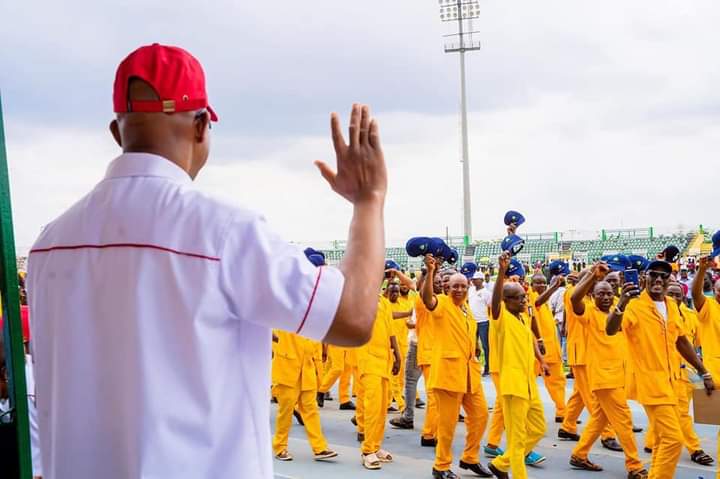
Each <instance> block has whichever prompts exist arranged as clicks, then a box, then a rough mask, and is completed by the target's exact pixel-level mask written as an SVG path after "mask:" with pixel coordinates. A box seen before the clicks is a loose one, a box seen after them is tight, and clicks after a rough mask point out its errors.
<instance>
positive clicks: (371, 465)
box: [360, 452, 382, 469]
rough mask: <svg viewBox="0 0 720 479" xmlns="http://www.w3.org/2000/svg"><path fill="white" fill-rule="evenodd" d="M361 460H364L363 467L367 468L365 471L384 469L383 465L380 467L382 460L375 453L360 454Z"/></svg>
mask: <svg viewBox="0 0 720 479" xmlns="http://www.w3.org/2000/svg"><path fill="white" fill-rule="evenodd" d="M360 458H361V459H362V465H363V466H365V469H380V468H381V467H382V465H380V459H378V457H377V454H375V453H374V452H371V453H370V454H360Z"/></svg>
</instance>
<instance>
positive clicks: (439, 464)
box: [428, 295, 488, 471]
mask: <svg viewBox="0 0 720 479" xmlns="http://www.w3.org/2000/svg"><path fill="white" fill-rule="evenodd" d="M436 298H437V306H436V307H435V310H434V311H433V312H432V316H433V335H434V343H433V359H432V364H433V366H432V368H431V371H430V381H429V384H428V388H429V389H431V390H432V391H433V394H434V395H435V399H436V401H437V409H438V416H439V419H440V421H439V425H438V432H437V446H436V448H435V464H434V465H433V468H434V469H436V470H438V471H447V470H448V469H450V465H451V464H452V441H453V438H454V436H455V427H456V426H457V417H458V414H459V413H460V406H461V405H462V406H463V408H464V409H465V414H466V416H465V428H466V430H467V436H466V438H465V450H464V451H463V455H462V458H461V460H462V461H464V462H466V463H469V464H477V463H478V462H480V458H479V456H478V453H479V450H480V441H481V439H482V436H483V433H484V432H485V426H486V425H487V419H488V412H487V403H486V402H485V395H484V394H483V390H482V385H481V382H480V377H481V375H482V370H481V367H480V362H479V361H478V359H477V358H476V357H475V349H476V345H477V343H476V333H477V323H476V322H475V318H474V317H473V314H472V311H470V308H469V307H468V305H467V304H463V305H461V306H457V305H456V304H455V303H453V301H452V300H451V299H450V298H449V297H448V296H445V295H440V296H437V297H436Z"/></svg>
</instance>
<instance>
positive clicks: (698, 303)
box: [691, 256, 712, 312]
mask: <svg viewBox="0 0 720 479" xmlns="http://www.w3.org/2000/svg"><path fill="white" fill-rule="evenodd" d="M711 263H712V259H710V257H709V256H705V257H703V258H700V264H698V270H697V272H696V273H695V277H694V278H693V282H692V290H691V291H692V299H693V304H694V305H695V311H698V312H699V311H700V310H701V309H702V308H703V306H704V305H705V295H704V294H703V283H704V282H705V273H707V270H708V269H710V264H711Z"/></svg>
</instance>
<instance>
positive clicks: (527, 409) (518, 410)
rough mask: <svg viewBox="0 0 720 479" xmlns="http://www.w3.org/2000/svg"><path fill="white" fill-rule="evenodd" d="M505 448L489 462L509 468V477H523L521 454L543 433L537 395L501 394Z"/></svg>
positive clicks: (498, 467)
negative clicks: (510, 475)
mask: <svg viewBox="0 0 720 479" xmlns="http://www.w3.org/2000/svg"><path fill="white" fill-rule="evenodd" d="M502 403H503V414H504V417H505V428H506V429H507V450H506V451H505V453H504V454H503V455H502V456H498V457H496V458H495V459H493V460H492V461H491V464H492V465H493V466H495V467H496V468H497V469H499V470H500V471H503V472H512V477H513V479H527V477H528V476H527V470H526V468H525V456H526V455H527V454H528V453H529V452H530V451H532V450H533V448H534V447H535V445H536V444H537V443H538V441H540V439H541V438H542V437H543V434H545V428H546V426H545V414H544V412H543V405H542V403H541V402H540V398H538V397H533V398H531V399H525V398H521V397H518V396H502Z"/></svg>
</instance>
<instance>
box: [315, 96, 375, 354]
mask: <svg viewBox="0 0 720 479" xmlns="http://www.w3.org/2000/svg"><path fill="white" fill-rule="evenodd" d="M331 129H332V140H333V145H334V147H335V154H336V156H337V171H333V170H332V168H330V166H328V165H327V164H326V163H323V162H321V161H318V162H316V163H315V164H316V166H317V167H318V169H319V170H320V173H321V174H322V176H323V178H325V180H326V181H327V182H328V183H329V184H330V187H331V188H332V189H333V191H335V192H336V193H337V194H339V195H340V196H342V197H343V198H345V199H346V200H348V201H349V202H350V203H352V205H353V216H352V222H351V223H350V232H349V235H348V242H347V249H346V251H345V256H344V257H343V259H342V262H341V263H340V266H339V267H340V270H341V271H342V273H343V275H344V276H345V284H344V286H343V292H342V296H341V298H340V304H339V306H338V309H337V312H336V313H335V319H334V321H333V323H332V325H331V326H330V330H329V331H328V333H327V335H326V336H325V341H326V342H328V343H332V344H337V345H340V346H359V345H362V344H364V343H366V342H367V341H368V340H369V339H370V334H371V333H372V328H373V323H374V320H375V310H376V309H377V301H378V299H377V296H378V290H379V289H380V284H381V282H382V278H383V270H384V257H385V227H384V216H383V210H384V206H385V193H386V191H387V171H386V167H385V158H384V156H383V152H382V148H381V146H380V133H379V130H378V124H377V122H376V121H375V120H374V119H371V118H370V110H369V108H368V107H367V106H366V105H358V104H354V105H353V107H352V113H351V115H350V128H349V135H350V143H349V144H346V143H345V139H344V138H343V135H342V132H341V131H340V120H339V118H338V116H337V114H335V113H333V114H332V116H331Z"/></svg>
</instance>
